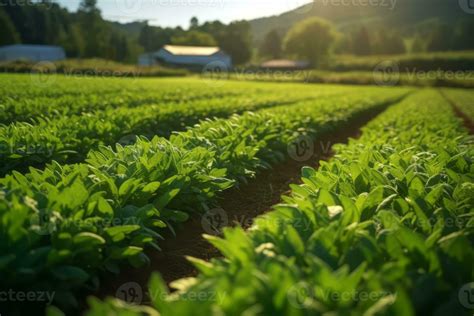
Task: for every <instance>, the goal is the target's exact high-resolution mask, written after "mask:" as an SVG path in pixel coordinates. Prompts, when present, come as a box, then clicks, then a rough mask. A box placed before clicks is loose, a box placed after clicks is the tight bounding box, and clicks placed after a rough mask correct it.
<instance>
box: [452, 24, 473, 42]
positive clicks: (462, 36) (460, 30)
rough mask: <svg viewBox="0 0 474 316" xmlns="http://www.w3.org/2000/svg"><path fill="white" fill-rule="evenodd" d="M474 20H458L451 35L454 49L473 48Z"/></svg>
mask: <svg viewBox="0 0 474 316" xmlns="http://www.w3.org/2000/svg"><path fill="white" fill-rule="evenodd" d="M473 34H474V21H473V20H471V19H465V20H461V21H459V22H458V24H457V25H456V28H455V32H454V36H453V49H454V50H474V40H473Z"/></svg>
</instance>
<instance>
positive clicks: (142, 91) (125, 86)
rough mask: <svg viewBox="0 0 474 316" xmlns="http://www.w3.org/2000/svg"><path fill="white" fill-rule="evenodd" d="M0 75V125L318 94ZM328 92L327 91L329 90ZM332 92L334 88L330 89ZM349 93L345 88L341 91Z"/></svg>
mask: <svg viewBox="0 0 474 316" xmlns="http://www.w3.org/2000/svg"><path fill="white" fill-rule="evenodd" d="M38 80H40V79H37V78H36V77H35V76H27V75H0V83H1V84H0V112H1V113H2V115H1V116H0V123H3V124H10V123H12V122H30V123H31V122H32V120H33V119H35V118H38V117H41V118H49V119H52V118H62V117H64V116H71V115H80V114H82V113H94V112H97V111H104V110H111V109H114V108H120V107H130V108H132V107H139V106H144V105H147V104H148V105H162V104H173V105H175V106H179V105H180V104H183V103H185V104H187V103H189V102H194V101H201V100H208V99H219V98H229V97H232V96H233V97H241V98H242V97H248V98H250V97H255V95H272V94H274V93H275V91H276V92H277V93H278V92H280V94H281V95H283V91H286V92H287V94H288V96H290V95H292V96H293V97H295V96H301V97H305V96H306V97H309V96H313V95H315V94H316V95H317V94H318V93H319V92H322V91H324V90H325V89H322V88H314V87H308V86H304V85H299V86H298V85H286V86H275V85H271V84H265V83H264V84H262V83H259V84H255V83H247V82H239V83H236V82H231V81H227V82H225V83H222V84H220V83H219V82H214V81H200V80H197V79H195V78H181V79H179V80H175V79H169V78H168V79H140V80H134V79H117V78H87V77H85V78H82V77H75V76H59V75H58V76H46V77H44V78H43V80H44V82H43V81H41V80H40V81H38ZM331 89H333V88H331ZM334 89H335V88H334ZM350 89H352V90H353V89H354V88H350V87H345V88H341V91H342V90H350Z"/></svg>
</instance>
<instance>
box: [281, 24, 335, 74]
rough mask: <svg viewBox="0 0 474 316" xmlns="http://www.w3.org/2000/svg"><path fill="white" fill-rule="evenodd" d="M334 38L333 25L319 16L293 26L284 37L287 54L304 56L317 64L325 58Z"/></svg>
mask: <svg viewBox="0 0 474 316" xmlns="http://www.w3.org/2000/svg"><path fill="white" fill-rule="evenodd" d="M335 39H336V32H335V30H334V27H333V25H332V24H331V23H330V22H328V21H326V20H323V19H320V18H308V19H306V20H303V21H301V22H299V23H298V24H296V25H295V26H293V27H292V28H291V29H290V30H289V31H288V34H287V35H286V37H285V40H284V48H285V51H286V52H287V53H289V54H292V55H295V56H297V57H298V58H304V59H306V60H308V61H309V62H311V63H312V64H313V65H314V66H317V65H318V64H319V63H320V62H321V60H322V59H324V58H326V57H327V55H328V54H329V52H330V49H331V47H332V45H333V44H334V42H335Z"/></svg>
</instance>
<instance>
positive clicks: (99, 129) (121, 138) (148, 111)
mask: <svg viewBox="0 0 474 316" xmlns="http://www.w3.org/2000/svg"><path fill="white" fill-rule="evenodd" d="M297 101H298V99H297V96H296V97H289V96H286V97H285V96H280V95H278V94H275V95H274V96H265V95H263V96H259V97H256V98H249V97H227V98H217V99H211V100H200V101H193V102H190V103H185V104H166V105H164V104H163V105H143V106H140V107H135V108H128V107H121V108H116V109H109V110H106V111H100V112H96V113H94V114H82V115H72V116H64V117H62V118H57V119H53V120H49V119H41V118H38V119H36V120H35V121H36V123H35V124H31V123H24V122H16V123H13V124H10V125H6V126H0V174H6V173H8V172H10V171H12V170H17V171H24V170H26V169H27V168H28V167H30V166H34V167H41V166H43V165H44V164H45V163H48V162H50V161H52V160H55V161H57V162H59V163H68V162H80V161H83V160H84V158H85V156H86V155H87V153H88V152H89V151H90V150H91V149H96V148H97V147H98V146H99V145H112V144H115V143H116V142H119V143H121V144H122V145H126V144H131V143H133V142H134V141H135V139H136V136H135V135H141V136H146V137H153V136H155V135H159V136H164V137H169V135H170V133H171V132H172V131H179V130H183V129H185V127H186V126H192V125H193V124H196V123H197V122H199V120H200V119H204V118H207V117H213V116H215V117H226V116H230V115H232V114H234V113H241V112H244V111H248V110H258V109H261V108H266V107H272V106H276V105H281V104H285V103H292V102H297Z"/></svg>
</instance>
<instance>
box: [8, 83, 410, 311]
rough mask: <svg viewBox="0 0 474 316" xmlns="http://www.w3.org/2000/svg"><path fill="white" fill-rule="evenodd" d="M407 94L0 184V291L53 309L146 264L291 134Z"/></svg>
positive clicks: (120, 151)
mask: <svg viewBox="0 0 474 316" xmlns="http://www.w3.org/2000/svg"><path fill="white" fill-rule="evenodd" d="M405 93H406V91H404V90H393V89H372V90H369V91H367V92H365V93H359V94H358V95H354V96H350V97H349V96H341V97H339V98H327V99H324V98H323V99H321V100H314V101H306V102H304V103H301V104H299V105H291V106H281V107H276V108H272V109H266V110H262V111H259V112H257V113H251V112H249V113H246V114H244V115H241V116H238V115H235V116H233V117H232V118H230V119H214V120H207V121H203V122H201V124H199V125H197V126H195V127H194V128H191V129H189V130H188V131H187V132H181V133H177V134H175V135H172V136H171V138H170V139H169V140H167V139H164V138H160V137H155V138H153V139H152V140H151V141H149V140H146V139H144V138H142V139H139V140H138V141H137V142H136V143H135V144H133V145H130V146H125V147H122V146H120V145H117V149H116V150H113V149H112V148H110V147H100V148H99V149H98V150H93V151H91V152H90V153H89V156H88V159H87V163H82V164H75V165H65V166H61V165H60V164H58V163H56V162H53V163H52V164H50V165H48V167H47V168H46V169H44V170H37V169H31V171H30V173H28V174H25V175H22V174H20V173H18V172H13V173H12V175H9V176H7V177H5V178H4V179H1V180H0V218H1V221H0V238H1V242H0V253H1V255H0V284H1V285H2V287H5V288H16V289H18V288H27V289H30V290H34V289H37V290H38V289H40V290H42V291H54V293H56V296H55V300H56V303H57V304H59V305H61V306H74V305H75V304H77V302H76V299H75V297H74V295H73V293H74V291H75V290H77V289H81V288H82V289H84V288H88V289H89V290H92V289H94V288H97V286H98V274H99V273H101V272H104V271H111V272H118V271H119V263H129V264H131V265H133V266H140V265H143V264H147V263H148V262H149V259H148V257H147V256H146V255H145V254H144V252H143V249H144V248H145V247H154V248H156V249H159V242H158V240H159V239H160V238H161V235H160V232H162V231H163V229H165V228H168V229H171V230H173V227H174V226H175V225H177V224H178V223H180V222H182V221H185V220H186V219H187V218H188V217H189V214H192V213H195V212H202V211H205V210H206V209H208V208H209V207H211V206H212V204H213V203H214V197H215V196H216V194H218V193H219V192H221V191H223V190H225V189H228V188H230V187H232V186H234V185H235V184H236V183H237V181H239V180H241V179H244V178H248V177H251V176H253V175H254V174H255V172H257V171H258V170H259V169H263V168H267V167H269V165H270V164H271V163H272V162H275V161H276V160H279V159H280V160H281V159H283V158H284V157H285V155H284V153H285V152H286V149H287V144H289V143H290V142H291V141H292V140H293V139H295V138H296V137H297V136H298V135H299V134H301V133H306V134H309V135H311V136H313V137H315V136H318V135H320V134H322V133H328V132H331V131H333V130H335V129H337V128H339V127H341V126H343V125H344V124H346V123H347V122H348V121H350V120H351V119H354V118H356V117H358V116H360V115H364V114H366V113H367V112H368V111H373V110H374V109H376V108H380V107H383V106H386V105H387V104H388V103H390V102H394V101H395V100H397V99H400V98H401V97H403V96H404V94H405Z"/></svg>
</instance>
